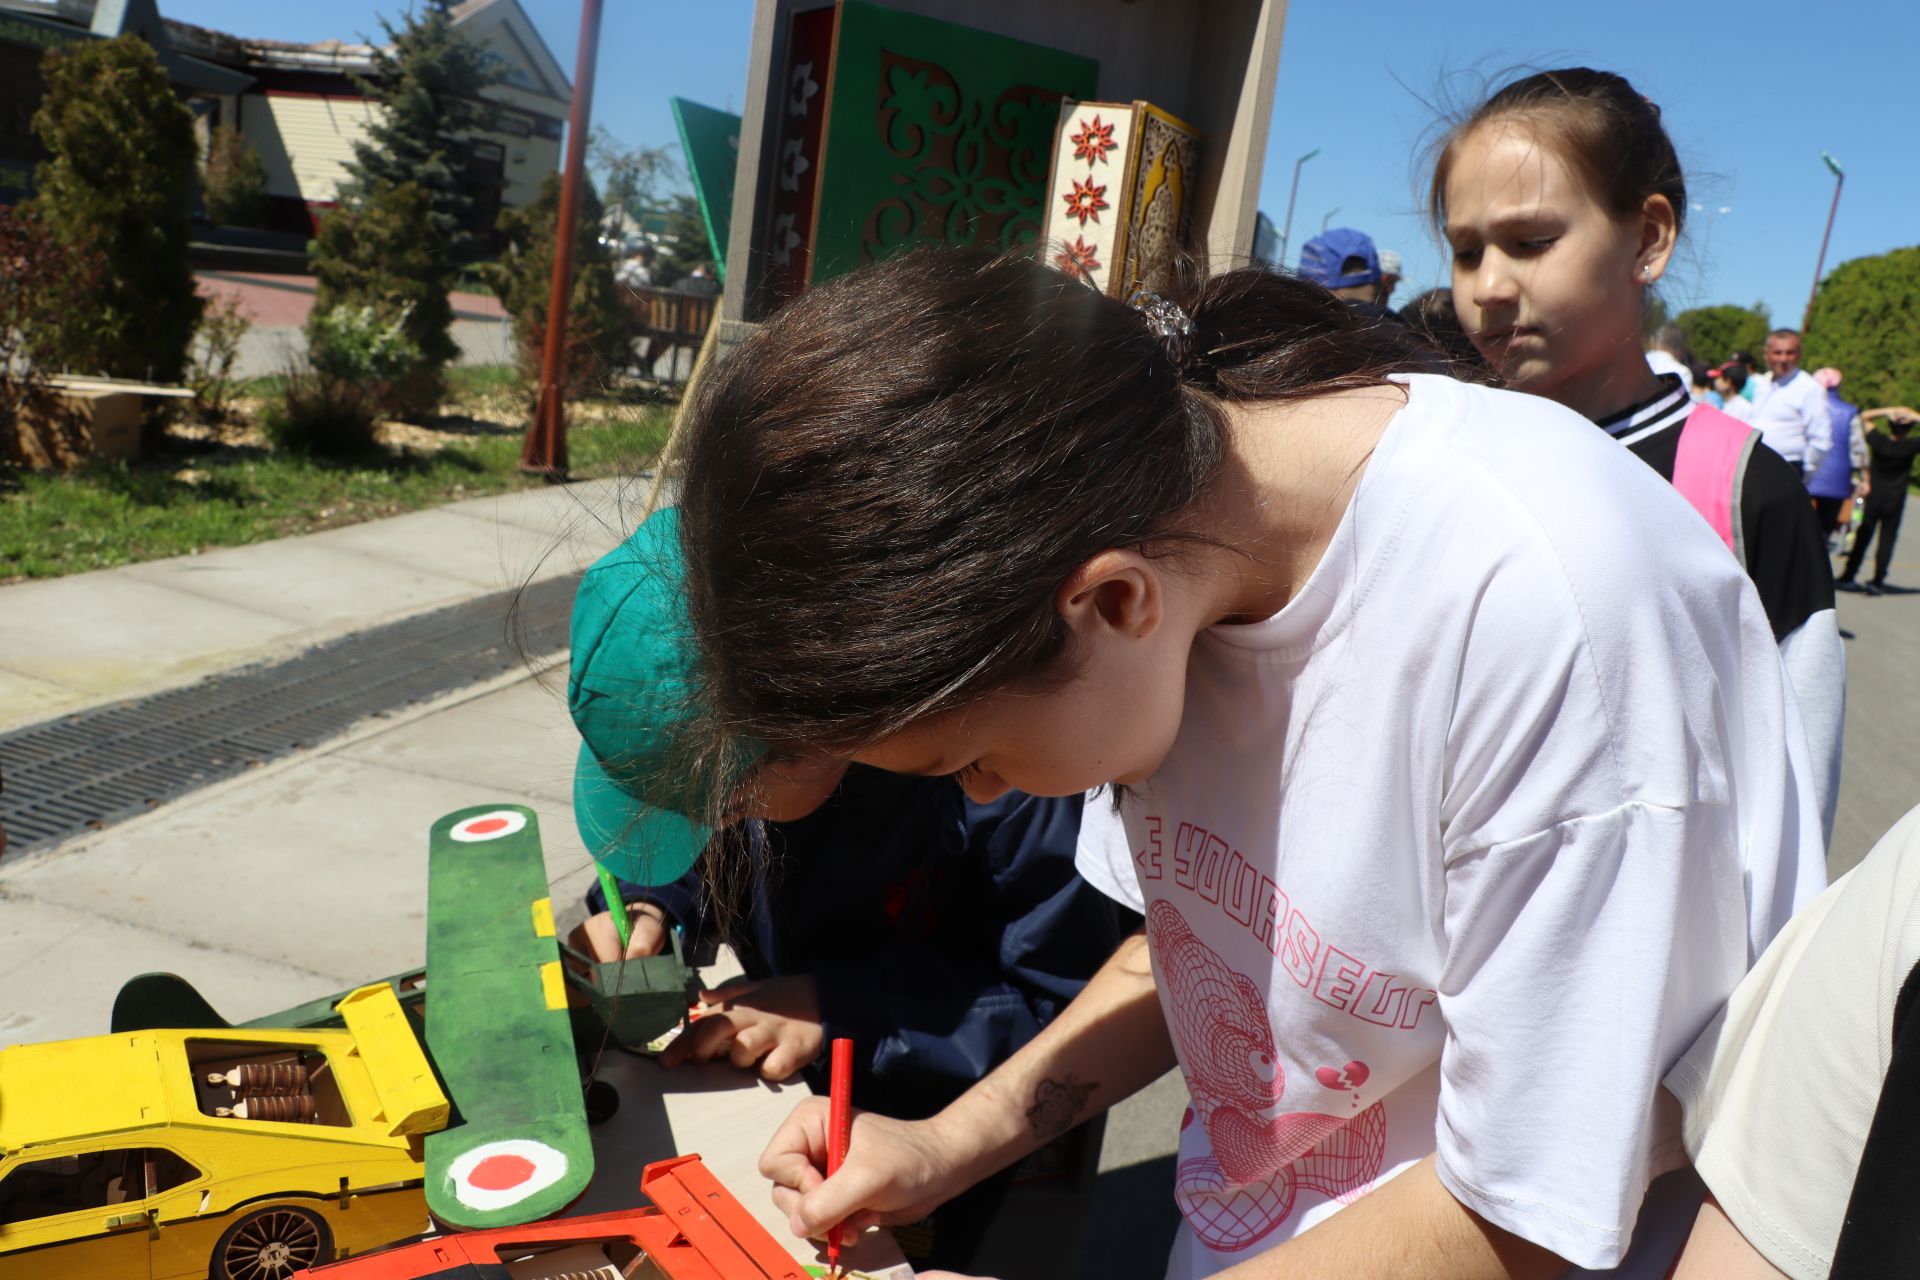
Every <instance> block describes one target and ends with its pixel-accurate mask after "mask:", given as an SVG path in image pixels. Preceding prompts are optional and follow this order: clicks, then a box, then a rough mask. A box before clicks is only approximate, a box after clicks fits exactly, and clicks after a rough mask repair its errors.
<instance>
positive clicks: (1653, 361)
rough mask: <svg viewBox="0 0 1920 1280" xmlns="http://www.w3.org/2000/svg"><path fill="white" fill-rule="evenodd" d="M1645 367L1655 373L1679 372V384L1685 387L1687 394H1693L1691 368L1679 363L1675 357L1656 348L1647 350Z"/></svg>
mask: <svg viewBox="0 0 1920 1280" xmlns="http://www.w3.org/2000/svg"><path fill="white" fill-rule="evenodd" d="M1647 368H1649V369H1651V370H1653V371H1654V372H1655V373H1675V374H1679V375H1680V385H1681V386H1683V387H1685V388H1686V389H1687V394H1688V395H1689V396H1691V395H1692V394H1693V370H1691V369H1689V368H1687V366H1685V365H1684V364H1681V363H1680V361H1679V360H1678V359H1676V358H1675V357H1673V356H1671V355H1668V354H1667V353H1666V352H1664V351H1661V350H1659V349H1657V348H1656V349H1655V350H1652V351H1649V352H1647Z"/></svg>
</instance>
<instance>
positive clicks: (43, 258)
mask: <svg viewBox="0 0 1920 1280" xmlns="http://www.w3.org/2000/svg"><path fill="white" fill-rule="evenodd" d="M98 271H99V261H98V259H97V258H96V257H95V256H94V255H91V254H81V253H78V252H76V251H74V250H73V249H72V248H70V247H69V246H67V245H64V244H61V243H60V242H59V241H58V240H56V239H55V238H54V237H53V235H52V234H51V233H50V232H49V230H48V228H47V225H46V222H45V220H44V219H43V218H41V217H40V215H39V213H38V211H37V210H35V209H34V208H33V206H32V205H22V206H19V207H15V208H9V207H6V206H4V205H0V459H10V460H12V461H16V462H24V461H27V460H29V458H30V456H31V455H30V451H29V450H28V449H27V448H26V445H25V441H24V438H23V436H24V433H25V431H26V429H27V423H26V418H27V415H28V414H29V412H31V413H32V414H33V416H34V417H35V418H36V420H38V421H40V422H43V423H44V422H50V421H51V418H50V416H49V415H50V413H51V409H52V406H51V403H50V402H49V400H48V398H47V394H46V392H47V377H48V375H49V374H52V373H55V372H57V371H58V369H59V361H60V354H61V352H60V337H61V335H60V322H61V313H62V312H63V311H64V310H65V309H66V306H67V301H66V300H67V299H68V298H69V297H70V296H72V295H73V294H74V293H76V292H84V291H86V290H87V289H89V288H91V287H92V285H93V283H94V278H95V276H96V275H97V274H98Z"/></svg>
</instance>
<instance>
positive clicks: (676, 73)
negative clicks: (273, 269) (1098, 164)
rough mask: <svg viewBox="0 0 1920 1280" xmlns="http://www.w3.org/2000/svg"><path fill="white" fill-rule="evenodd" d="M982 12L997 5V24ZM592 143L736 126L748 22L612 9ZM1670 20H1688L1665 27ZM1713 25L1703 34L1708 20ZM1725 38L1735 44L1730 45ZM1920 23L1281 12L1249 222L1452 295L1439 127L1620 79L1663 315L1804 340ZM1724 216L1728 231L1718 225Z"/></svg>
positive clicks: (742, 3)
mask: <svg viewBox="0 0 1920 1280" xmlns="http://www.w3.org/2000/svg"><path fill="white" fill-rule="evenodd" d="M994 2H995V3H1001V2H1011V0H994ZM521 4H522V6H523V7H524V8H525V9H526V11H527V13H528V14H529V16H530V17H531V18H532V19H533V21H534V23H535V24H536V25H537V26H538V27H539V28H540V30H541V32H542V33H543V34H544V35H545V36H546V39H547V43H548V45H549V47H550V48H551V49H552V50H553V53H554V55H555V57H557V58H558V59H559V60H560V63H561V65H562V66H564V67H566V68H568V69H569V70H571V68H572V65H573V59H574V51H575V47H576V45H577V42H578V39H579V28H578V23H579V12H580V6H579V4H578V0H521ZM404 6H405V0H386V2H385V3H381V2H379V0H305V2H304V3H301V4H297V5H295V4H277V3H276V4H271V5H263V4H260V3H259V0H160V8H161V12H162V13H164V14H165V15H166V16H168V17H171V18H178V19H180V20H182V21H185V22H192V23H197V24H199V25H202V26H209V27H214V28H218V29H220V30H225V31H230V32H232V33H234V34H236V35H244V36H260V37H267V38H273V39H284V40H322V39H329V38H337V39H353V38H354V37H355V36H356V35H358V34H377V32H378V30H379V23H378V20H377V16H376V15H377V14H379V13H381V12H387V13H394V12H397V11H400V10H402V9H403V8H404ZM605 7H606V15H605V19H604V25H603V28H602V35H601V51H600V62H599V76H598V80H597V87H596V93H595V101H594V104H593V117H594V123H596V124H600V125H605V126H606V127H607V128H608V129H610V130H612V131H613V132H614V133H615V134H617V135H618V136H620V137H621V138H623V139H624V140H626V141H628V142H631V143H645V144H648V145H658V144H661V143H667V142H672V141H674V139H675V133H674V128H673V119H672V116H671V115H670V113H669V111H668V108H667V99H668V98H669V97H671V96H680V97H685V98H690V99H693V100H695V101H698V102H705V103H708V104H709V105H712V106H716V107H730V108H731V109H732V110H735V111H737V110H739V109H740V105H741V103H742V101H743V99H744V98H745V95H746V76H747V67H746V58H747V46H748V42H749V37H750V33H751V28H752V5H751V4H750V3H749V2H748V0H697V2H695V3H687V2H686V0H607V3H606V6H605ZM1683 13H1684V14H1686V15H1687V17H1686V18H1685V19H1684V20H1682V19H1681V18H1680V17H1679V15H1681V14H1683ZM1716 14H1718V15H1722V17H1721V19H1720V21H1719V22H1718V24H1716V21H1715V15H1716ZM1736 24H1737V25H1736ZM1916 51H1920V4H1916V3H1914V0H1832V2H1830V3H1826V4H1822V5H1807V4H1805V3H1803V2H1798V3H1789V2H1787V0H1751V2H1749V3H1743V4H1740V5H1727V6H1722V5H1698V4H1692V3H1685V2H1684V0H1683V2H1680V3H1676V2H1675V0H1607V2H1606V3H1604V4H1584V3H1573V2H1571V0H1554V2H1553V3H1547V4H1542V3H1539V0H1293V3H1292V4H1291V5H1290V6H1289V11H1288V15H1287V28H1286V35H1285V40H1284V45H1283V48H1282V51H1281V59H1280V75H1279V82H1278V86H1277V90H1276V93H1275V101H1274V116H1273V124H1272V128H1271V131H1270V133H1269V135H1268V148H1267V159H1266V168H1265V174H1264V180H1263V183H1262V189H1261V197H1260V207H1261V208H1262V209H1264V210H1266V211H1267V212H1268V214H1269V215H1270V216H1271V217H1272V218H1273V219H1274V221H1275V222H1276V223H1278V222H1279V221H1280V220H1281V216H1282V214H1283V213H1284V212H1285V209H1286V203H1287V187H1288V184H1289V182H1290V181H1291V179H1292V176H1293V164H1294V160H1295V158H1296V157H1298V156H1300V155H1301V154H1303V153H1305V152H1307V151H1310V150H1312V149H1314V148H1315V147H1318V148H1319V149H1320V154H1319V155H1318V156H1316V157H1315V158H1314V159H1312V160H1310V161H1308V162H1307V164H1306V166H1305V167H1304V169H1303V170H1302V173H1301V179H1300V195H1299V200H1298V202H1297V205H1296V207H1295V211H1294V219H1293V242H1294V245H1295V247H1296V248H1297V247H1298V246H1299V245H1300V244H1303V243H1304V242H1305V241H1306V239H1307V238H1308V237H1309V236H1310V235H1312V234H1313V233H1314V232H1316V231H1317V230H1318V229H1319V227H1320V223H1321V219H1322V217H1323V216H1324V215H1325V214H1327V213H1328V212H1329V211H1331V210H1335V209H1337V210H1338V212H1337V213H1334V215H1333V221H1332V224H1331V225H1334V226H1341V225H1346V226H1354V227H1359V228H1360V229H1361V230H1363V231H1366V232H1368V233H1369V234H1371V235H1373V237H1374V238H1375V240H1376V241H1378V242H1379V244H1380V245H1381V246H1382V247H1383V248H1391V249H1397V250H1398V251H1399V252H1400V254H1401V256H1402V258H1403V259H1404V260H1405V264H1406V265H1405V270H1406V285H1403V286H1402V292H1401V293H1400V294H1399V295H1397V300H1399V301H1404V300H1405V299H1406V298H1408V297H1410V296H1412V291H1411V290H1410V289H1408V288H1407V286H1420V287H1424V286H1425V285H1428V284H1439V283H1445V271H1446V268H1445V261H1444V259H1443V257H1442V256H1441V254H1440V252H1439V250H1438V248H1437V247H1436V245H1435V244H1434V242H1433V239H1432V237H1431V235H1430V234H1429V233H1428V232H1427V230H1426V228H1425V226H1424V224H1423V222H1422V220H1421V218H1420V216H1419V214H1418V211H1417V210H1418V198H1417V196H1416V193H1415V192H1416V182H1417V181H1418V180H1419V177H1420V175H1419V173H1418V167H1419V159H1418V156H1419V153H1420V149H1421V146H1422V144H1423V143H1424V142H1425V141H1426V140H1427V139H1428V138H1429V137H1430V136H1431V130H1432V128H1433V125H1434V121H1435V119H1436V115H1435V111H1434V107H1433V105H1432V104H1434V103H1436V102H1440V101H1443V100H1445V99H1446V98H1448V97H1449V96H1451V97H1453V98H1455V99H1457V100H1463V101H1468V102H1470V101H1471V100H1472V99H1473V98H1474V96H1475V95H1476V93H1477V92H1478V90H1479V89H1480V88H1481V87H1483V86H1485V85H1487V84H1489V83H1493V84H1497V83H1499V82H1500V81H1501V80H1502V79H1504V74H1503V73H1505V72H1507V71H1508V70H1510V69H1512V68H1516V67H1519V68H1526V69H1533V68H1539V67H1550V66H1567V65H1580V64H1584V65H1588V66H1596V67H1604V68H1607V69H1610V70H1614V71H1618V72H1621V73H1622V74H1624V75H1626V76H1627V77H1628V78H1629V79H1631V80H1632V81H1633V82H1634V84H1635V85H1636V86H1638V87H1639V88H1640V90H1641V91H1642V92H1643V93H1645V94H1646V95H1647V96H1648V97H1650V98H1652V99H1653V100H1654V101H1655V102H1657V103H1659V104H1660V107H1661V111H1662V114H1663V117H1664V119H1665V120H1666V122H1667V125H1668V128H1669V130H1670V131H1671V133H1672V134H1673V137H1674V141H1675V143H1676V145H1677V146H1678V147H1679V150H1680V158H1681V161H1682V163H1683V164H1684V165H1685V166H1686V169H1687V175H1688V180H1689V186H1690V189H1691V195H1692V200H1691V202H1692V203H1694V204H1696V205H1698V206H1702V207H1700V208H1696V209H1694V210H1691V211H1690V213H1689V217H1690V227H1689V233H1688V237H1687V240H1686V241H1685V242H1683V244H1682V248H1681V254H1680V257H1679V259H1678V264H1677V269H1676V270H1675V271H1673V272H1671V273H1670V274H1669V277H1668V281H1667V284H1666V290H1665V292H1666V295H1667V298H1668V301H1669V303H1670V305H1672V306H1673V308H1674V309H1675V310H1680V309H1683V308H1685V307H1688V306H1694V305H1698V304H1702V303H1714V302H1734V303H1739V304H1742V305H1745V304H1748V303H1752V302H1754V301H1763V302H1765V303H1766V305H1767V306H1768V307H1770V308H1771V310H1772V313H1773V316H1774V319H1775V320H1776V321H1777V322H1780V323H1789V324H1797V323H1798V322H1799V318H1800V313H1801V309H1802V308H1803V307H1804V306H1805V305H1806V300H1807V291H1808V289H1809V287H1810V286H1811V284H1812V282H1813V269H1814V261H1815V258H1816V256H1817V255H1818V253H1819V250H1820V233H1821V230H1822V228H1823V226H1824V225H1825V222H1826V216H1827V208H1828V204H1829V202H1830V201H1831V200H1832V198H1833V177H1832V175H1831V174H1829V173H1828V172H1827V169H1826V167H1825V166H1824V165H1823V164H1822V163H1821V161H1820V152H1821V151H1822V150H1827V151H1831V152H1832V153H1833V155H1834V156H1835V157H1836V158H1837V159H1839V160H1840V161H1841V163H1842V164H1843V165H1844V166H1845V167H1846V171H1847V179H1846V188H1845V194H1844V195H1843V196H1842V198H1841V202H1840V213H1839V218H1838V220H1837V222H1836V223H1835V225H1834V232H1833V244H1832V247H1831V248H1830V249H1829V250H1828V253H1827V269H1828V270H1829V271H1831V270H1832V268H1833V267H1834V266H1835V265H1837V264H1838V263H1840V262H1843V261H1845V260H1846V259H1848V258H1852V257H1859V256H1862V255H1866V254H1874V253H1882V252H1885V251H1886V250H1888V249H1893V248H1898V247H1901V246H1904V245H1911V244H1916V243H1920V163H1916V161H1920V142H1916V139H1915V126H1914V122H1915V120H1916V119H1920V112H1917V111H1916V108H1915V106H1914V95H1913V79H1914V75H1915V64H1914V55H1915V52H1916ZM1722 209H1726V210H1728V212H1724V213H1723V212H1720V211H1721V210H1722Z"/></svg>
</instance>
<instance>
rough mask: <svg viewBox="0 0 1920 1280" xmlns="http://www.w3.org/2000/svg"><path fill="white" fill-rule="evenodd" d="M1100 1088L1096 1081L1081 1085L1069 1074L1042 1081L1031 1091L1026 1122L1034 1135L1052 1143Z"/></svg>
mask: <svg viewBox="0 0 1920 1280" xmlns="http://www.w3.org/2000/svg"><path fill="white" fill-rule="evenodd" d="M1099 1087H1100V1082H1099V1081H1098V1080H1089V1081H1088V1082H1087V1083H1086V1084H1081V1083H1079V1082H1078V1081H1076V1080H1075V1079H1074V1078H1073V1077H1072V1076H1068V1077H1066V1078H1065V1079H1064V1080H1042V1081H1041V1082H1040V1087H1039V1088H1037V1089H1035V1090H1034V1091H1033V1106H1032V1107H1030V1108H1028V1110H1027V1123H1028V1124H1030V1125H1032V1126H1033V1136H1034V1138H1035V1139H1037V1140H1038V1141H1041V1142H1051V1141H1052V1140H1053V1139H1055V1138H1057V1137H1059V1136H1060V1135H1061V1134H1063V1133H1065V1132H1066V1131H1067V1130H1069V1129H1071V1128H1073V1126H1074V1125H1075V1124H1076V1123H1077V1122H1078V1121H1079V1119H1080V1112H1081V1110H1082V1109H1083V1108H1084V1107H1085V1106H1086V1105H1087V1099H1088V1098H1089V1097H1091V1096H1093V1091H1094V1090H1095V1089H1097V1088H1099Z"/></svg>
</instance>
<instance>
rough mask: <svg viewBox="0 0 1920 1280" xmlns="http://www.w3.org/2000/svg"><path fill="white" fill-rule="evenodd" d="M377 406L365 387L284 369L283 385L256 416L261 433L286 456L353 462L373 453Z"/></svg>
mask: <svg viewBox="0 0 1920 1280" xmlns="http://www.w3.org/2000/svg"><path fill="white" fill-rule="evenodd" d="M379 419H380V406H379V404H378V403H377V402H376V401H375V400H374V397H373V396H372V394H371V393H370V392H369V391H368V389H367V388H365V387H363V386H361V385H359V384H358V383H354V382H347V381H345V380H343V379H340V378H330V377H328V376H327V375H326V374H323V373H321V372H319V371H318V370H316V369H311V368H306V369H302V368H293V369H289V370H287V374H286V386H285V387H284V388H283V389H282V390H281V392H280V395H279V396H278V398H276V399H274V400H271V401H269V402H268V403H267V406H266V408H265V409H264V410H262V411H261V414H260V430H261V431H262V432H263V433H264V434H265V435H266V437H267V440H268V441H269V442H270V443H271V444H272V445H273V447H274V448H276V449H279V450H282V451H284V452H287V453H300V454H317V455H320V456H322V457H328V458H352V457H356V456H359V455H361V454H365V453H368V452H371V451H372V449H373V447H374V443H375V436H374V425H375V424H376V423H377V422H378V421H379Z"/></svg>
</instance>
